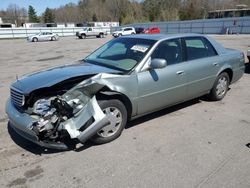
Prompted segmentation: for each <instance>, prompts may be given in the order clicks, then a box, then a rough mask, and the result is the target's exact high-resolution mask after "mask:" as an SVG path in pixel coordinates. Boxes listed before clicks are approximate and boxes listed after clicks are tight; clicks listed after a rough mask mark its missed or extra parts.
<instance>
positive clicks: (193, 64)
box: [6, 34, 245, 149]
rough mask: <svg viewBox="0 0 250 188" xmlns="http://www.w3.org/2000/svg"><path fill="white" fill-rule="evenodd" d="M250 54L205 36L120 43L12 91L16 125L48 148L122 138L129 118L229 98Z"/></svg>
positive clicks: (10, 103)
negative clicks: (189, 102)
mask: <svg viewBox="0 0 250 188" xmlns="http://www.w3.org/2000/svg"><path fill="white" fill-rule="evenodd" d="M244 69H245V65H244V55H243V53H242V52H240V51H238V50H233V49H225V48H224V47H222V46H221V45H220V44H218V43H217V42H215V41H214V40H213V39H211V38H209V37H207V36H203V35H197V34H176V35H158V34H157V35H133V36H126V37H120V38H117V39H113V40H111V41H109V42H108V43H106V44H104V45H103V46H101V47H100V48H99V49H97V50H96V51H94V52H93V53H92V54H90V55H89V56H87V57H86V58H85V59H83V60H81V61H80V62H79V63H78V64H72V65H67V66H61V67H55V68H51V69H49V70H45V71H41V72H36V73H33V74H29V75H24V76H23V77H22V78H20V79H18V80H17V81H15V82H14V83H13V84H12V85H11V87H10V98H9V100H8V101H7V104H6V112H7V114H8V117H9V125H10V126H11V127H12V128H13V129H14V130H15V131H16V132H17V133H19V134H20V135H21V136H23V137H25V138H26V139H28V140H30V141H32V142H34V143H36V144H38V145H40V146H43V147H47V148H57V149H67V148H68V145H67V144H66V141H65V140H72V139H73V140H77V141H78V142H80V143H84V142H86V141H87V140H91V141H93V142H94V143H96V144H103V143H107V142H110V141H112V140H114V139H116V138H118V137H119V136H120V134H121V133H122V131H123V129H124V127H125V125H126V123H127V121H128V120H131V119H134V118H137V117H139V116H143V115H146V114H149V113H152V112H155V111H157V110H160V109H163V108H166V107H169V106H172V105H175V104H178V103H181V102H183V101H187V100H190V99H192V98H196V97H199V96H202V95H208V96H209V98H210V99H211V100H215V101H217V100H221V99H223V97H224V96H225V95H226V93H227V90H228V86H229V85H230V84H232V83H234V82H236V81H237V80H239V79H240V78H241V77H242V75H243V73H244Z"/></svg>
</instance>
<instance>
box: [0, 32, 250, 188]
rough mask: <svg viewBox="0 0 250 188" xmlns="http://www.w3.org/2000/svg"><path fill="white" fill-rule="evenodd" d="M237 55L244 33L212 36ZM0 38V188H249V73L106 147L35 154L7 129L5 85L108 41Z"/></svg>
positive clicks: (247, 41)
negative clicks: (224, 90) (216, 95)
mask: <svg viewBox="0 0 250 188" xmlns="http://www.w3.org/2000/svg"><path fill="white" fill-rule="evenodd" d="M212 37H214V38H215V39H216V40H218V41H219V42H221V43H222V44H223V45H224V46H226V47H230V48H236V49H240V50H244V51H245V52H246V50H247V48H248V46H249V45H250V36H249V35H234V36H212ZM110 39H111V38H110V37H108V38H105V39H86V40H78V39H76V38H74V37H69V38H61V40H59V41H57V42H40V43H28V42H26V41H25V40H23V39H18V40H0V48H1V50H0V96H1V97H0V104H1V105H0V187H109V188H110V187H185V188H188V187H213V188H216V187H218V188H221V187H232V188H235V187H237V188H241V187H250V160H249V159H250V157H249V156H250V148H249V147H248V143H250V74H249V73H250V71H249V69H248V71H247V72H246V74H244V76H243V78H242V79H241V80H240V81H238V82H237V83H236V84H234V85H232V86H230V88H231V89H230V91H229V92H228V94H227V96H226V98H225V99H224V100H223V101H221V102H209V101H207V100H205V99H203V98H201V99H195V100H192V101H189V102H186V103H184V104H181V105H178V106H175V107H172V108H168V109H166V110H162V111H160V112H157V113H154V114H151V115H149V116H146V117H143V118H140V119H137V120H135V121H133V122H130V123H129V126H128V128H127V129H126V130H125V131H124V132H123V135H122V136H121V137H120V138H119V139H117V140H115V141H114V142H112V143H109V144H105V145H101V146H94V145H91V144H86V145H85V146H83V147H81V148H79V149H78V150H76V151H67V152H58V151H52V150H43V149H41V148H39V147H37V146H36V145H34V144H32V143H29V142H27V141H25V140H24V139H22V138H20V137H19V136H18V135H16V134H15V133H14V132H13V131H12V130H9V129H8V126H7V125H8V119H7V117H6V115H5V112H4V106H5V102H6V100H7V98H8V96H9V85H10V84H11V82H12V81H14V80H15V79H16V76H20V75H22V74H25V73H29V72H32V71H36V70H40V69H44V68H47V67H51V66H56V65H62V64H66V63H71V62H72V61H75V60H79V59H81V58H82V57H84V56H86V55H87V54H88V53H90V52H91V51H93V50H94V49H95V48H97V47H98V46H100V45H101V44H103V43H105V42H106V41H108V40H110Z"/></svg>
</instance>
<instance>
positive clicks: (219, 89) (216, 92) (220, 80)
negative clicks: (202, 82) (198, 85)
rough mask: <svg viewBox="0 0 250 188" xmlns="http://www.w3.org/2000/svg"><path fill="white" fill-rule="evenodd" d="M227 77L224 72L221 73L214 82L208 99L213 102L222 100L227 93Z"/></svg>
mask: <svg viewBox="0 0 250 188" xmlns="http://www.w3.org/2000/svg"><path fill="white" fill-rule="evenodd" d="M229 82H230V80H229V76H228V74H227V73H226V72H222V73H221V74H220V75H219V76H218V77H217V78H216V80H215V82H214V85H213V88H212V89H211V91H210V93H209V98H210V99H211V100H213V101H220V100H222V99H223V98H224V97H225V95H226V93H227V91H228V86H229Z"/></svg>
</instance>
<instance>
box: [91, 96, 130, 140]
mask: <svg viewBox="0 0 250 188" xmlns="http://www.w3.org/2000/svg"><path fill="white" fill-rule="evenodd" d="M98 103H99V105H100V107H101V109H102V110H103V112H104V114H105V115H106V116H107V118H108V119H109V121H110V123H109V124H108V125H107V126H105V127H103V128H102V129H101V130H99V131H98V132H97V134H96V135H95V136H94V137H93V138H92V139H91V140H92V142H94V143H95V144H105V143H108V142H110V141H112V140H114V139H116V138H118V137H119V136H120V135H121V133H122V131H123V129H124V127H125V125H126V123H127V110H126V108H125V106H124V104H123V103H122V102H121V101H119V100H117V99H112V100H103V101H98Z"/></svg>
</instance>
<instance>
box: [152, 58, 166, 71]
mask: <svg viewBox="0 0 250 188" xmlns="http://www.w3.org/2000/svg"><path fill="white" fill-rule="evenodd" d="M166 66H167V61H166V59H159V58H155V59H152V60H151V62H150V65H149V67H150V68H151V69H162V68H164V67H166Z"/></svg>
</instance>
